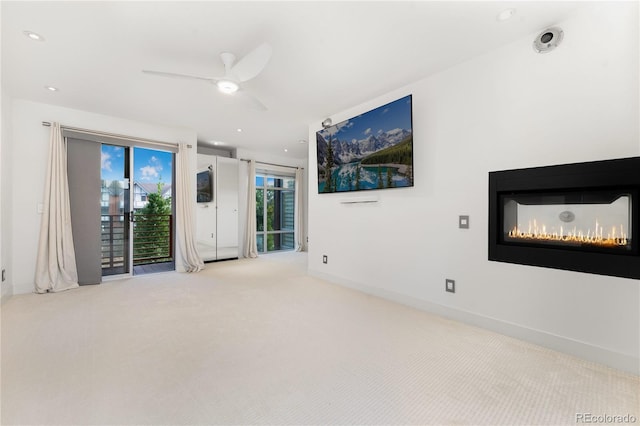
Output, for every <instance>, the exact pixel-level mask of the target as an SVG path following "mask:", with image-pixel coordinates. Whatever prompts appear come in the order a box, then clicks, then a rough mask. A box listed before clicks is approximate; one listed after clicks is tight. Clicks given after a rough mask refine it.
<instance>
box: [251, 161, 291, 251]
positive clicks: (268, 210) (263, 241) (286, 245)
mask: <svg viewBox="0 0 640 426" xmlns="http://www.w3.org/2000/svg"><path fill="white" fill-rule="evenodd" d="M294 205H295V178H294V177H293V176H283V175H272V174H268V173H260V172H258V173H256V229H257V242H258V252H259V253H268V252H272V251H280V250H293V249H294V248H295V233H294V218H295V212H294Z"/></svg>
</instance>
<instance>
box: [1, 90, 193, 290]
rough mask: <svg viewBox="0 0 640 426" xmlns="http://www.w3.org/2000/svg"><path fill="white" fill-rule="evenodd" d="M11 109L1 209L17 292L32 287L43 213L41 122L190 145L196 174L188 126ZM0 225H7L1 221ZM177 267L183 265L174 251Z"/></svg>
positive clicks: (40, 107)
mask: <svg viewBox="0 0 640 426" xmlns="http://www.w3.org/2000/svg"><path fill="white" fill-rule="evenodd" d="M11 110H12V118H11V121H12V127H13V134H12V138H11V145H10V146H11V149H12V152H11V153H10V157H8V158H7V160H8V161H10V163H11V165H12V167H13V170H12V171H11V172H10V176H11V177H10V181H11V190H12V194H11V198H10V201H9V202H8V206H7V207H5V208H4V211H3V213H8V214H10V215H11V218H10V223H11V227H10V229H11V232H12V235H11V243H10V250H11V253H12V260H11V267H10V268H9V270H10V274H12V275H11V276H12V279H13V281H12V282H13V289H14V293H16V294H19V293H28V292H32V291H33V287H34V283H33V280H34V273H35V264H36V256H37V247H38V235H39V230H40V218H41V215H40V214H38V213H37V210H36V209H37V205H38V203H41V202H42V197H43V191H44V183H45V173H46V168H47V157H48V144H49V132H50V128H49V127H44V126H42V124H41V123H42V122H43V121H49V122H54V121H57V122H59V123H60V124H61V125H63V126H71V127H78V128H83V129H90V130H97V131H103V132H110V133H115V134H120V135H127V136H134V137H140V138H147V139H153V140H158V141H164V142H172V143H179V142H186V143H189V144H192V145H193V148H192V149H191V150H190V162H191V164H192V169H193V172H194V175H195V168H196V139H197V138H196V133H195V132H194V131H192V130H188V129H177V128H168V127H164V126H159V125H154V124H146V123H140V122H135V121H131V120H124V119H121V118H116V117H110V116H105V115H100V114H93V113H89V112H85V111H79V110H74V109H68V108H61V107H57V106H52V105H47V104H40V103H35V102H30V101H26V100H18V99H14V100H13V103H12V108H11ZM3 121H4V120H3ZM3 154H4V152H3ZM3 162H4V155H3ZM3 194H4V191H3ZM3 228H4V229H5V230H7V228H5V227H4V224H3ZM7 231H8V230H7ZM176 269H178V270H182V269H183V268H182V265H181V264H180V261H179V257H178V256H177V257H176Z"/></svg>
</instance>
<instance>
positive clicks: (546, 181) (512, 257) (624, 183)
mask: <svg viewBox="0 0 640 426" xmlns="http://www.w3.org/2000/svg"><path fill="white" fill-rule="evenodd" d="M617 188H620V189H625V190H630V191H632V192H633V193H634V196H633V198H632V208H631V212H632V214H631V221H632V222H631V223H632V228H631V235H630V237H631V241H632V244H633V245H634V248H633V250H632V253H631V254H627V253H623V254H618V253H610V252H589V251H579V250H568V249H566V248H562V247H550V246H541V245H535V244H532V245H528V244H512V243H504V242H502V235H503V233H504V230H503V228H502V216H501V215H502V214H503V212H502V210H503V209H502V205H501V203H500V195H504V194H518V193H524V192H550V191H558V190H567V191H573V190H610V189H617ZM638 194H640V157H630V158H621V159H615V160H604V161H593V162H587V163H573V164H562V165H555V166H546V167H533V168H527V169H514V170H502V171H495V172H489V260H491V261H497V262H507V263H516V264H521V265H531V266H542V267H547V268H555V269H564V270H569V271H578V272H587V273H592V274H600V275H609V276H615V277H624V278H633V279H640V254H638V253H639V250H638V247H639V244H640V200H639V198H640V197H638V196H637V195H638Z"/></svg>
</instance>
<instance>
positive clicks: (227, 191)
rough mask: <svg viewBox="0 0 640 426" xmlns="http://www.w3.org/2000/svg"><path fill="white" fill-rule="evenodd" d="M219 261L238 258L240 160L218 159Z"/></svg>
mask: <svg viewBox="0 0 640 426" xmlns="http://www.w3.org/2000/svg"><path fill="white" fill-rule="evenodd" d="M217 165H218V167H217V177H218V178H217V179H216V182H217V183H216V197H217V209H216V212H217V235H218V239H217V256H216V257H217V259H235V258H237V257H238V186H239V182H238V180H239V179H238V172H239V170H238V159H236V158H224V157H218V158H217Z"/></svg>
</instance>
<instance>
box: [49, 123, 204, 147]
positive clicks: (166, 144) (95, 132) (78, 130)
mask: <svg viewBox="0 0 640 426" xmlns="http://www.w3.org/2000/svg"><path fill="white" fill-rule="evenodd" d="M42 125H43V126H45V127H51V123H50V122H48V121H43V122H42ZM60 128H61V129H65V130H71V131H74V132H79V133H86V134H88V135H94V136H105V137H110V138H118V139H123V140H127V141H131V142H145V143H149V144H154V145H159V146H166V147H171V148H175V147H176V144H172V143H169V142H160V141H155V140H153V139H144V138H135V137H132V136H125V135H118V134H115V133H107V132H99V131H97V130H88V129H80V128H78V127H69V126H60ZM187 148H193V146H192V145H190V144H189V145H187Z"/></svg>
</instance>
